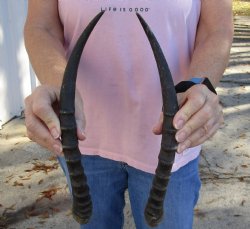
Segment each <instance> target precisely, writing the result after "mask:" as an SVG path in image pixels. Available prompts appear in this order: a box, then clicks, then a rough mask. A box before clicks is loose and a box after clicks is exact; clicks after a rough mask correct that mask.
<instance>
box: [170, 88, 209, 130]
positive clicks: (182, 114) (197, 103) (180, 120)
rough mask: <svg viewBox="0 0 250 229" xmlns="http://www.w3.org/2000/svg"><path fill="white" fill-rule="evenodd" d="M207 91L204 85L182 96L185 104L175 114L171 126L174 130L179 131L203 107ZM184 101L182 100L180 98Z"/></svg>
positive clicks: (191, 89)
mask: <svg viewBox="0 0 250 229" xmlns="http://www.w3.org/2000/svg"><path fill="white" fill-rule="evenodd" d="M198 86H199V87H198ZM207 91H208V89H206V86H204V85H195V86H193V87H191V88H190V89H189V90H188V91H187V92H185V93H184V94H185V95H183V96H184V97H185V98H186V102H185V103H184V104H183V106H182V107H181V108H180V110H179V111H178V112H177V113H176V115H175V117H174V120H173V124H174V127H175V128H176V129H181V128H182V127H183V126H184V125H185V123H186V122H187V121H188V120H189V119H190V118H191V117H192V116H193V115H194V114H195V113H196V112H197V111H198V110H200V109H201V107H203V105H204V104H205V102H206V100H207ZM182 100H184V98H182Z"/></svg>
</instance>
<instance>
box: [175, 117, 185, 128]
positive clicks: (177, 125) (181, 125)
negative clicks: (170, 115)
mask: <svg viewBox="0 0 250 229" xmlns="http://www.w3.org/2000/svg"><path fill="white" fill-rule="evenodd" d="M183 126H184V121H183V120H182V119H181V120H178V122H177V123H176V129H181V128H182V127H183Z"/></svg>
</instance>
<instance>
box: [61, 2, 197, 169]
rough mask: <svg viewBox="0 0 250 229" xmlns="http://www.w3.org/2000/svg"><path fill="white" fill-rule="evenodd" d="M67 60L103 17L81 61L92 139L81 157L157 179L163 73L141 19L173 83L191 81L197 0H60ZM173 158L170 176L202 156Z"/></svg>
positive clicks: (191, 153)
mask: <svg viewBox="0 0 250 229" xmlns="http://www.w3.org/2000/svg"><path fill="white" fill-rule="evenodd" d="M58 8H59V14H60V18H61V21H62V24H63V26H64V36H65V49H66V55H67V56H69V54H70V53H71V51H72V48H73V46H74V45H75V43H76V40H77V38H78V37H79V35H80V34H81V32H82V31H83V30H84V28H85V27H86V25H87V24H88V23H89V21H90V20H91V19H92V18H93V17H94V16H95V15H96V14H97V13H99V12H100V11H101V10H105V11H106V12H105V14H104V15H103V17H102V18H101V19H100V21H99V22H98V24H97V25H96V27H95V29H94V30H93V32H92V34H91V36H90V38H89V40H88V42H87V44H86V46H85V49H84V51H83V54H82V59H81V62H80V66H79V71H78V79H77V87H78V90H79V91H80V93H81V96H82V98H83V101H84V111H85V116H86V122H87V126H86V136H87V139H86V140H85V141H83V142H80V150H81V152H82V153H83V154H87V155H100V156H102V157H105V158H109V159H113V160H116V161H123V162H125V163H128V164H129V165H131V166H133V167H135V168H138V169H141V170H143V171H146V172H150V173H154V172H155V168H156V166H157V162H158V154H159V150H160V142H161V136H156V135H154V134H153V132H152V128H153V126H154V125H155V124H156V123H157V121H158V119H159V116H160V112H161V108H162V97H161V88H160V81H159V76H158V70H157V66H156V63H155V59H154V56H153V53H152V50H151V47H150V45H149V42H148V40H147V37H146V35H145V33H144V31H143V29H142V27H141V25H140V23H139V21H138V19H137V17H136V12H139V13H140V14H141V15H142V16H143V18H144V19H145V20H146V22H147V23H148V24H149V26H150V27H151V29H152V31H153V32H154V34H155V36H156V37H157V39H158V41H159V43H160V45H161V47H162V49H163V52H164V54H165V57H166V59H167V61H168V64H169V67H170V70H171V72H172V75H173V79H174V82H175V83H178V82H179V81H182V80H185V79H188V78H189V76H188V75H187V72H188V67H189V64H190V58H191V55H192V51H193V48H194V41H195V33H196V27H197V23H198V20H199V15H200V0H174V1H173V0H157V1H155V0H70V1H69V0H58ZM199 152H200V146H198V147H194V148H190V149H188V150H186V151H185V152H183V153H182V154H176V158H175V163H174V165H173V169H172V171H176V170H177V169H179V168H180V167H182V166H184V165H185V164H187V163H188V162H189V161H191V160H193V159H194V158H196V157H197V156H198V155H199Z"/></svg>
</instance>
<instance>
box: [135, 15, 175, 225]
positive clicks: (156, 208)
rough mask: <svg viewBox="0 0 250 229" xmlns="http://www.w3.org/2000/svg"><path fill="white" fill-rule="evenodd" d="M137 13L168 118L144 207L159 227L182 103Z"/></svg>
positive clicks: (149, 30)
mask: <svg viewBox="0 0 250 229" xmlns="http://www.w3.org/2000/svg"><path fill="white" fill-rule="evenodd" d="M136 15H137V17H138V19H139V21H140V23H141V25H142V27H143V29H144V31H145V33H146V35H147V38H148V40H149V43H150V45H151V48H152V50H153V53H154V57H155V60H156V63H157V67H158V72H159V76H160V82H161V91H162V101H163V115H164V118H163V125H162V140H161V149H160V153H159V156H158V165H157V168H156V171H155V176H154V178H153V183H152V187H151V190H150V194H149V198H148V202H147V204H146V207H145V211H144V216H145V219H146V222H147V223H148V225H149V226H151V227H155V226H157V225H158V224H159V223H160V222H161V220H162V218H163V214H164V210H163V204H164V199H165V195H166V190H167V185H168V181H169V179H170V175H171V169H172V166H173V163H174V158H175V152H176V151H177V146H178V143H177V141H176V139H175V134H176V129H175V128H174V126H173V118H174V116H175V114H176V112H177V111H178V109H179V107H178V101H177V96H176V92H175V87H174V82H173V79H172V75H171V72H170V70H169V67H168V64H167V61H166V59H165V57H164V54H163V52H162V50H161V47H160V45H159V43H158V41H157V39H156V37H155V36H154V34H153V32H152V31H151V29H150V27H149V26H148V25H147V23H146V22H145V20H144V19H143V18H142V16H141V15H140V14H138V13H137V14H136Z"/></svg>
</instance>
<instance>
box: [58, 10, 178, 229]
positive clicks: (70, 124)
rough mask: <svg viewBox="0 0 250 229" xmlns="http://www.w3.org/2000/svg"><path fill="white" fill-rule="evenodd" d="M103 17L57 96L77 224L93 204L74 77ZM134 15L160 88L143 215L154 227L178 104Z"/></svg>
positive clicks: (77, 51)
mask: <svg viewBox="0 0 250 229" xmlns="http://www.w3.org/2000/svg"><path fill="white" fill-rule="evenodd" d="M103 14H104V11H102V12H100V13H99V14H98V15H96V16H95V18H94V19H93V20H92V21H91V22H90V23H89V25H88V26H87V27H86V28H85V30H84V31H83V33H82V34H81V35H80V37H79V39H78V40H77V43H76V45H75V47H74V48H73V51H72V53H71V55H70V58H69V60H68V63H67V66H66V69H65V73H64V77H63V83H62V86H61V93H60V123H61V130H62V145H63V152H64V156H65V159H66V163H67V167H68V170H69V174H70V180H71V186H72V196H73V208H72V212H73V217H74V218H75V220H76V221H77V222H79V223H80V224H85V223H87V222H88V221H89V219H90V217H91V214H92V202H91V197H90V195H89V188H88V185H87V180H86V176H85V175H84V169H83V168H82V166H81V153H80V151H79V148H78V139H77V135H76V121H75V115H74V113H75V102H74V101H75V87H76V77H77V70H78V65H79V62H80V58H81V55H82V51H83V49H84V46H85V44H86V42H87V40H88V38H89V36H90V34H91V32H92V31H93V29H94V27H95V26H96V24H97V23H98V21H99V20H100V18H101V17H102V15H103ZM136 15H137V17H138V19H139V21H140V23H141V25H142V27H143V29H144V31H145V33H146V36H147V37H148V40H149V43H150V45H151V48H152V50H153V53H154V56H155V60H156V63H157V67H158V72H159V76H160V82H161V89H162V101H163V114H164V119H163V127H162V141H161V149H160V153H159V157H158V159H159V161H158V165H157V169H156V172H155V176H154V179H153V183H152V188H151V191H150V193H149V198H148V202H147V204H146V207H145V212H144V215H145V219H146V222H147V223H148V224H149V225H150V226H152V227H154V226H157V225H158V224H159V223H160V221H161V220H162V217H163V215H164V213H163V202H164V199H165V194H166V190H167V184H168V181H169V178H170V174H171V169H172V165H173V163H174V157H175V152H176V149H177V142H176V140H175V133H176V130H175V129H174V127H173V124H172V123H173V117H174V115H175V114H176V112H177V111H178V102H177V97H176V92H175V88H174V83H173V79H172V75H171V72H170V70H169V67H168V64H167V61H166V59H165V57H164V54H163V52H162V50H161V48H160V45H159V43H158V41H157V39H156V38H155V36H154V34H153V33H152V31H151V29H150V28H149V26H148V25H147V23H146V22H145V20H144V19H143V18H142V16H141V15H140V14H138V13H137V14H136Z"/></svg>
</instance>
